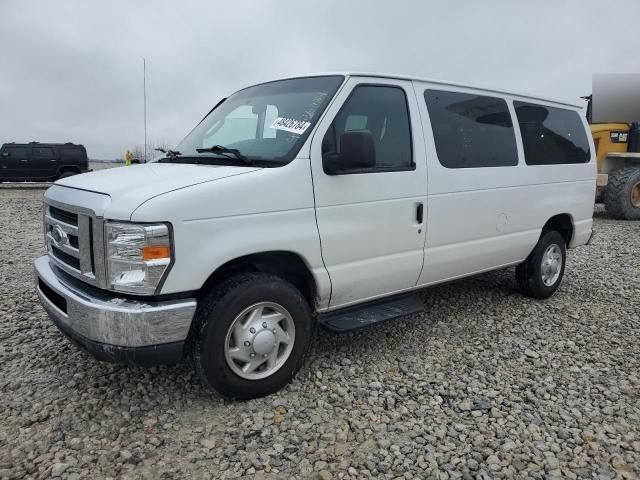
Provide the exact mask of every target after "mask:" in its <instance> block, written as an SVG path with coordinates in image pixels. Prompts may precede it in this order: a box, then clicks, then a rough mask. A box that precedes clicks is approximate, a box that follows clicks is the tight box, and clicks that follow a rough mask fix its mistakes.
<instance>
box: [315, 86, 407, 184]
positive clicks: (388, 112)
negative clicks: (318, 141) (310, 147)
mask: <svg viewBox="0 0 640 480" xmlns="http://www.w3.org/2000/svg"><path fill="white" fill-rule="evenodd" d="M358 131H360V132H368V133H369V134H371V137H372V139H373V145H374V151H375V162H373V165H374V166H373V167H372V168H370V169H368V171H371V172H376V171H383V172H384V171H395V170H410V169H413V167H414V164H413V158H412V156H413V152H412V148H411V127H410V124H409V111H408V107H407V98H406V95H405V93H404V90H403V89H402V88H399V87H393V86H386V85H384V86H383V85H360V86H357V87H356V88H355V89H354V90H353V92H352V93H351V95H350V97H349V98H348V99H347V101H346V102H345V104H344V106H343V107H342V109H341V110H340V112H339V113H338V115H337V116H336V118H335V120H334V121H333V123H332V124H331V127H330V128H329V130H328V131H327V133H326V135H325V137H324V139H323V141H322V153H323V155H324V154H336V153H337V154H341V153H342V152H341V141H340V139H341V137H342V135H343V134H344V133H347V132H358ZM344 173H347V172H344ZM358 173H362V172H358Z"/></svg>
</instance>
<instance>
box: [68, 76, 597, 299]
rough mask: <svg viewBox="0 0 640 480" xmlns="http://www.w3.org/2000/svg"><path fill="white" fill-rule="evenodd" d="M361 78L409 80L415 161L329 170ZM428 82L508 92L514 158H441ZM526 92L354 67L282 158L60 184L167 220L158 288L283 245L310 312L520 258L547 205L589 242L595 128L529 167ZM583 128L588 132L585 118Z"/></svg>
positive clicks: (186, 284) (197, 278)
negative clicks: (492, 162) (329, 139)
mask: <svg viewBox="0 0 640 480" xmlns="http://www.w3.org/2000/svg"><path fill="white" fill-rule="evenodd" d="M359 83H372V84H389V85H396V86H399V87H401V88H403V89H404V91H405V93H406V96H407V100H408V106H409V112H410V114H411V130H412V142H413V145H412V146H413V160H414V162H415V169H414V170H409V171H396V172H385V173H367V174H359V175H336V176H330V175H327V174H326V173H325V172H324V171H323V167H322V156H321V142H322V138H323V135H324V133H325V131H326V130H327V128H328V126H329V125H330V123H331V122H332V120H333V118H334V117H335V115H336V113H337V112H338V110H339V109H340V107H341V106H342V104H343V102H344V100H345V99H346V98H347V97H348V95H349V93H350V92H351V90H352V89H353V87H354V86H355V85H357V84H359ZM428 87H432V88H437V89H445V90H451V91H457V92H467V93H480V94H483V95H490V96H498V97H501V98H504V99H505V100H506V101H507V103H508V104H509V108H510V111H511V114H512V118H513V119H514V122H513V123H514V129H515V132H516V140H517V149H518V165H517V166H514V167H496V168H467V169H447V168H445V167H443V166H442V165H441V164H440V163H439V161H438V158H437V154H436V150H435V145H434V141H433V135H432V131H431V124H430V121H429V115H428V111H427V108H426V105H425V101H424V97H423V92H424V90H425V88H428ZM520 99H522V100H525V101H533V100H532V99H531V98H530V97H524V96H523V97H520V96H517V95H512V94H507V93H502V92H496V91H487V90H481V89H473V88H467V87H461V86H455V85H447V84H443V83H429V82H427V81H421V80H412V79H407V78H399V77H382V76H375V77H374V76H367V75H351V76H346V80H345V83H344V84H343V86H342V87H341V88H340V89H339V90H338V93H337V94H336V96H335V98H334V99H333V101H332V102H331V103H330V105H329V107H328V108H327V110H326V111H325V113H324V114H323V116H322V117H321V119H320V121H319V122H318V124H317V125H315V126H314V127H313V128H314V129H313V131H312V132H311V134H310V135H309V138H308V139H307V142H306V143H305V145H303V146H302V148H301V149H300V151H299V152H298V155H297V158H296V159H294V160H293V161H292V162H291V163H289V164H288V165H285V166H282V167H279V168H264V169H260V168H249V167H235V166H233V167H220V166H207V165H180V164H177V165H170V164H151V165H140V166H134V167H128V168H119V169H114V170H109V171H100V172H94V173H90V174H85V175H79V176H75V177H70V178H66V179H64V180H62V181H60V182H58V183H59V184H61V185H65V186H69V187H72V188H77V189H83V190H90V191H96V192H104V193H106V194H108V195H110V197H111V202H110V204H109V206H108V207H107V210H106V212H105V214H104V215H105V218H107V219H115V220H131V221H134V222H170V223H171V225H172V227H173V236H174V248H175V261H174V264H173V266H172V268H171V271H170V273H169V275H168V277H167V278H166V281H165V282H164V284H163V286H162V290H161V292H160V293H162V294H169V293H178V292H187V291H194V290H198V289H200V288H201V287H202V286H203V284H204V282H205V281H206V280H207V278H208V277H209V276H210V275H211V274H212V273H214V272H215V271H216V269H218V268H219V267H220V266H222V265H224V264H225V263H227V262H229V261H231V260H234V259H236V258H238V257H242V256H245V255H248V254H252V253H260V252H269V251H287V252H292V253H295V254H297V255H299V256H300V258H301V259H302V260H303V262H304V264H305V265H306V266H307V267H308V269H309V271H310V272H311V273H312V275H313V277H314V279H315V282H316V285H317V288H318V291H317V298H318V303H317V305H316V308H317V310H319V311H324V310H327V309H334V308H339V307H342V306H346V305H350V304H356V303H360V302H363V301H366V300H369V299H373V298H377V297H382V296H386V295H391V294H394V293H398V292H402V291H406V290H411V289H415V288H419V287H421V286H425V285H431V284H434V283H439V282H443V281H446V280H450V279H453V278H459V277H463V276H466V275H471V274H474V273H477V272H481V271H486V270H491V269H497V268H501V267H504V266H507V265H513V264H516V263H519V262H521V261H522V260H524V259H525V258H526V257H527V255H528V254H529V253H530V252H531V250H532V249H533V248H534V246H535V244H536V242H537V240H538V238H539V236H540V232H541V229H542V227H543V226H544V224H545V222H546V221H547V220H549V218H551V217H553V216H554V215H558V214H568V215H570V217H571V219H572V222H573V229H574V233H573V238H572V240H571V243H570V246H571V247H575V246H579V245H582V244H584V243H586V242H587V241H588V239H589V237H590V235H591V226H592V212H593V203H594V197H595V178H596V166H595V155H594V148H593V141H592V140H591V136H590V135H588V138H589V141H590V145H591V152H592V158H591V162H589V163H585V164H578V165H552V166H527V165H526V164H525V162H524V155H523V151H522V142H521V140H520V137H519V134H518V133H519V132H518V122H517V121H515V112H514V111H513V106H512V101H513V100H520ZM535 101H536V102H538V103H541V104H546V105H550V106H559V107H561V108H567V109H572V110H576V111H579V108H578V107H575V106H569V105H565V104H558V103H554V102H545V101H540V100H535ZM584 126H585V129H586V131H587V132H588V126H587V124H586V121H585V122H584ZM418 203H423V204H424V216H423V222H422V223H418V222H417V220H416V205H417V204H418Z"/></svg>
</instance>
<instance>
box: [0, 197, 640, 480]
mask: <svg viewBox="0 0 640 480" xmlns="http://www.w3.org/2000/svg"><path fill="white" fill-rule="evenodd" d="M41 196H42V190H18V189H3V190H2V191H0V205H1V206H2V208H1V211H0V225H2V230H1V233H0V258H1V259H2V262H1V265H0V318H1V320H2V322H1V324H0V369H1V370H0V372H1V376H0V416H1V418H2V421H1V422H0V477H2V478H21V477H31V478H47V477H62V478H68V479H78V478H108V477H112V478H149V479H152V478H153V479H155V478H185V477H192V478H221V477H222V478H237V477H243V476H244V477H246V478H274V479H275V478H277V479H280V478H293V477H295V478H320V479H329V478H366V477H373V478H407V479H411V478H438V479H447V478H450V479H455V478H484V479H488V478H512V477H528V478H602V479H605V478H636V477H637V475H639V474H640V369H639V367H640V347H639V346H638V338H639V334H640V301H639V298H640V297H639V296H638V295H639V294H640V281H639V276H640V275H639V272H640V255H639V254H638V253H639V252H640V223H632V222H621V221H612V220H609V219H607V218H606V217H605V216H604V214H602V213H599V212H598V213H597V214H596V217H597V218H596V229H597V236H596V237H595V240H594V243H593V244H592V245H591V246H589V247H583V248H581V249H578V250H574V251H571V252H570V254H569V263H568V267H567V272H566V275H565V279H564V283H563V285H562V287H561V288H560V290H559V292H558V293H557V294H556V295H555V296H554V297H553V298H551V299H549V300H547V301H535V300H530V299H526V298H524V297H522V296H521V295H520V294H518V293H517V291H516V286H515V280H514V273H513V270H512V269H511V270H506V271H502V272H496V273H491V274H487V275H483V276H481V277H477V278H474V279H470V280H466V281H463V282H460V283H456V284H452V285H447V286H442V287H437V288H432V289H430V290H427V291H425V292H423V293H422V294H421V296H422V298H423V299H424V302H425V313H424V314H420V315H414V316H412V317H410V318H407V319H405V320H401V321H396V322H389V323H387V324H384V325H380V326H378V327H374V328H371V329H369V330H366V331H361V332H357V333H352V334H345V335H341V336H331V335H329V334H326V333H320V334H319V338H318V341H316V342H314V346H313V348H312V350H311V352H310V354H309V356H308V359H307V362H306V364H305V366H304V367H303V369H302V370H301V372H300V373H299V374H298V376H297V378H296V380H295V382H294V383H293V384H291V385H290V386H289V387H287V388H285V389H284V390H283V391H281V392H279V393H278V394H276V395H272V396H270V397H268V398H264V399H259V400H254V401H250V402H244V403H239V402H224V401H223V400H221V399H219V398H217V397H216V396H215V395H213V394H212V393H211V392H210V391H208V390H207V389H206V388H205V387H204V386H203V385H202V383H201V382H200V381H199V380H198V379H197V378H196V377H195V376H194V375H193V374H192V372H191V371H190V369H189V368H188V367H187V366H185V365H181V366H176V367H162V368H153V369H143V368H127V367H123V366H114V365H110V364H106V363H99V362H97V361H94V360H93V359H91V358H90V357H89V356H87V355H86V354H84V353H82V352H80V351H78V350H77V349H75V348H74V347H71V346H70V345H69V344H68V343H67V342H66V340H64V339H63V338H62V337H61V335H60V334H59V333H58V331H57V330H56V328H55V327H54V326H53V325H52V324H51V323H50V322H49V320H48V319H47V317H46V315H45V313H44V312H43V310H42V309H41V307H40V306H39V304H38V302H37V300H36V296H35V294H34V289H33V286H32V262H33V259H34V258H35V257H36V256H37V255H38V254H40V252H41V251H42V234H41V210H40V198H41Z"/></svg>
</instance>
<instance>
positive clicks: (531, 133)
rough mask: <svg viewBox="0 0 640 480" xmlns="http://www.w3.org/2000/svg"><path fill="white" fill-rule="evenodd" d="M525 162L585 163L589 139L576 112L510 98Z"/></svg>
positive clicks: (531, 163) (588, 154) (547, 163)
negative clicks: (512, 100)
mask: <svg viewBox="0 0 640 480" xmlns="http://www.w3.org/2000/svg"><path fill="white" fill-rule="evenodd" d="M513 106H514V107H515V110H516V115H517V117H518V124H519V125H520V134H521V135H522V145H523V147H524V159H525V162H526V163H527V165H560V164H571V163H587V162H589V160H590V158H591V152H590V149H589V141H588V138H587V134H586V132H585V131H584V125H583V123H582V120H581V119H580V115H579V114H578V112H576V111H574V110H566V109H564V108H556V107H548V106H546V105H539V104H535V103H526V102H513Z"/></svg>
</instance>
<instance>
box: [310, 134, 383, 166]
mask: <svg viewBox="0 0 640 480" xmlns="http://www.w3.org/2000/svg"><path fill="white" fill-rule="evenodd" d="M322 164H323V167H324V171H325V172H326V173H327V174H328V175H336V174H338V173H342V172H349V171H352V170H363V169H368V168H373V167H375V165H376V149H375V145H374V143H373V135H371V132H369V131H368V130H355V131H352V132H345V133H343V134H342V135H340V152H329V153H326V154H325V155H323V157H322Z"/></svg>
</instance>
